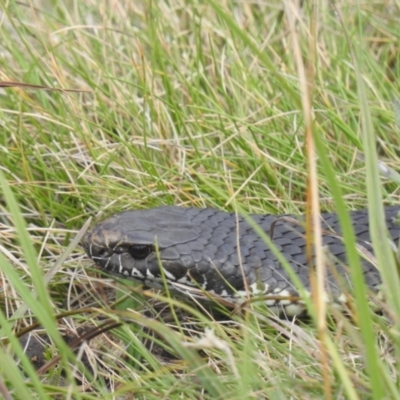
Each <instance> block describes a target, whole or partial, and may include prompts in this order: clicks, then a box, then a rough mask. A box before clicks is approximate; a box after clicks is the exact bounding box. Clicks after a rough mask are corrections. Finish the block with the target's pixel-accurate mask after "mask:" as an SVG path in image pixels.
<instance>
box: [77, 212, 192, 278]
mask: <svg viewBox="0 0 400 400" xmlns="http://www.w3.org/2000/svg"><path fill="white" fill-rule="evenodd" d="M198 236H199V233H198V231H197V229H195V227H194V226H193V224H192V223H191V222H190V218H188V214H187V212H186V213H185V212H184V209H181V208H179V207H161V208H155V209H151V210H135V211H126V212H122V213H120V214H116V215H114V216H112V217H110V218H107V219H106V220H104V221H102V222H100V223H98V224H97V225H95V226H94V227H93V228H91V229H90V230H89V231H88V232H87V233H86V234H85V236H84V237H83V239H82V245H83V248H84V249H85V251H86V253H87V255H88V256H89V257H90V258H91V259H92V260H93V261H94V262H95V263H96V264H97V265H98V266H99V267H100V268H101V269H102V270H104V271H106V272H109V273H111V274H116V275H120V276H121V277H127V278H132V279H135V280H140V281H143V282H145V281H151V280H160V279H161V278H162V276H161V271H160V264H161V265H162V266H163V269H164V271H163V273H164V275H165V276H166V277H167V278H168V279H173V280H175V281H178V280H179V279H181V278H182V277H184V276H185V275H186V273H187V270H188V268H190V267H191V266H192V265H190V262H191V261H190V260H189V259H188V258H187V257H186V258H185V254H182V251H183V253H185V249H184V247H185V245H186V244H187V243H190V242H192V243H195V239H197V238H198ZM187 252H188V251H186V253H187ZM146 283H149V282H146ZM149 286H154V285H150V284H149Z"/></svg>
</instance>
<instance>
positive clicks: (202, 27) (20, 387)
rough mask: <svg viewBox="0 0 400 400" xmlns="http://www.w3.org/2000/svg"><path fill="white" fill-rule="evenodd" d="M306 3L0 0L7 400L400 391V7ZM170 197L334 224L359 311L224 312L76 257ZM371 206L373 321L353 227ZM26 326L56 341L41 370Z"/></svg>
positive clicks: (0, 204) (1, 374)
mask: <svg viewBox="0 0 400 400" xmlns="http://www.w3.org/2000/svg"><path fill="white" fill-rule="evenodd" d="M302 3H304V4H303V5H302V7H299V6H298V5H297V2H295V1H290V0H287V1H283V2H281V1H270V2H266V1H264V2H262V1H260V2H254V1H253V2H250V1H242V2H236V1H224V2H218V1H213V0H210V1H204V2H201V1H183V0H170V1H150V0H142V1H140V0H137V1H121V2H118V1H102V2H99V1H95V0H89V1H84V2H75V1H71V0H66V1H58V0H48V1H44V0H30V1H28V2H25V3H23V2H14V1H10V2H5V1H3V2H1V9H0V10H1V11H0V12H1V14H0V30H1V38H2V39H1V48H0V81H3V82H11V83H9V84H8V85H5V84H4V83H3V84H2V86H3V88H2V89H0V124H1V130H0V152H1V163H0V183H1V185H0V186H1V190H2V192H1V197H0V226H1V230H0V235H1V236H0V248H1V252H0V265H1V269H0V271H1V273H0V279H1V280H0V304H1V309H0V333H1V335H0V336H1V337H2V338H3V343H4V346H3V347H0V359H1V362H0V393H1V395H2V396H3V397H4V398H5V399H28V398H32V399H33V398H40V399H52V398H66V399H67V398H68V399H69V398H71V399H72V398H73V399H95V398H99V397H101V398H104V399H117V398H118V399H121V398H124V399H125V398H126V399H128V398H135V399H156V398H157V399H159V398H163V399H175V398H176V399H178V398H179V399H222V398H229V399H252V398H254V399H285V398H291V399H313V398H315V399H320V398H322V397H324V398H327V399H329V398H334V399H345V398H346V399H369V398H372V399H382V398H385V399H391V398H393V399H398V398H400V388H399V377H400V367H399V360H400V358H399V357H400V343H399V337H400V336H399V332H400V330H399V327H400V321H399V315H400V299H399V296H400V294H399V293H400V291H398V290H397V289H398V287H399V277H398V273H397V264H396V262H395V259H396V257H393V256H392V251H391V250H390V247H389V246H390V243H389V242H388V241H387V240H384V238H385V230H384V229H385V228H384V225H383V222H382V206H383V205H384V204H398V203H399V190H398V183H399V182H400V179H399V175H398V174H397V173H396V172H395V171H396V170H397V169H398V165H399V162H400V151H399V149H400V135H399V124H400V122H399V121H400V108H399V103H398V100H397V98H398V97H399V86H398V82H399V78H400V68H399V64H398V62H399V54H400V51H399V43H400V41H399V35H400V34H399V29H398V26H399V23H400V21H399V19H400V12H399V4H398V3H396V2H394V1H393V2H390V1H383V2H375V3H373V2H364V3H360V2H355V1H354V2H351V1H350V2H349V1H344V0H337V1H330V2H328V1H315V2H302ZM22 84H27V86H25V85H22ZM34 85H37V86H34ZM4 86H9V87H4ZM314 152H315V153H314ZM314 154H317V156H316V157H314V156H313V155H314ZM165 204H177V205H183V206H194V207H216V208H220V209H224V210H229V211H232V210H239V211H245V212H247V213H274V214H275V213H276V214H279V213H294V214H298V213H303V212H305V211H306V209H307V204H308V205H310V208H312V210H313V213H314V215H316V213H317V212H318V207H317V205H318V204H319V207H320V208H321V210H322V211H332V210H335V211H337V212H338V213H339V215H340V217H341V220H342V223H343V226H344V227H345V229H344V236H345V240H346V244H347V247H348V252H349V254H348V255H349V264H350V268H351V271H352V278H353V280H354V287H355V288H354V303H353V311H352V312H351V313H350V315H347V316H344V315H342V314H341V313H340V312H338V311H335V310H334V309H333V310H331V309H329V310H328V311H327V313H325V310H324V303H323V301H322V300H321V299H322V297H321V296H319V295H318V290H317V289H318V288H317V289H316V295H315V298H314V299H315V301H314V302H313V303H312V304H311V302H310V304H309V307H310V310H309V312H310V316H311V317H310V321H307V322H306V323H304V322H298V321H287V320H280V319H278V318H276V317H275V316H273V315H271V314H270V313H269V312H268V310H266V309H265V308H263V307H262V306H260V305H259V304H256V303H255V304H250V305H248V306H247V307H246V308H245V309H243V310H236V311H238V312H234V313H232V314H229V312H230V311H226V310H225V311H224V310H220V313H221V314H222V316H221V315H219V314H218V315H215V314H212V313H210V312H209V310H208V309H207V310H206V309H202V306H200V305H197V306H196V305H195V304H190V303H189V304H188V303H183V302H182V301H180V300H179V299H174V298H171V297H170V296H169V295H168V293H166V294H158V293H155V292H152V291H148V290H145V291H143V290H142V289H141V288H140V286H138V285H135V284H134V283H132V282H116V281H114V280H111V279H105V277H102V276H101V275H100V274H99V272H98V271H97V270H96V269H95V268H93V263H92V262H90V261H89V260H88V258H87V257H86V256H85V255H84V253H83V250H82V248H81V247H80V246H79V245H78V242H79V238H80V236H81V234H82V232H80V233H79V234H78V236H76V235H77V233H78V231H79V230H80V228H81V227H82V226H83V225H84V224H85V222H86V221H87V220H88V218H89V217H94V218H95V219H99V218H103V217H104V216H107V215H110V214H112V213H114V212H117V211H121V210H127V209H132V208H135V209H140V208H149V207H153V206H160V205H165ZM311 206H312V207H311ZM363 207H369V209H370V210H371V212H370V215H371V218H372V228H373V233H374V237H373V243H374V246H375V250H376V264H377V267H378V268H379V269H380V270H381V271H382V276H383V280H384V285H383V291H384V292H385V294H386V296H385V297H386V300H385V302H384V303H382V304H381V307H382V309H383V313H381V314H379V313H375V312H373V311H372V310H371V308H370V307H369V303H368V301H367V297H366V293H367V288H366V287H365V285H364V284H363V280H362V279H361V274H360V263H359V255H358V252H357V250H356V246H355V242H354V237H353V234H352V230H351V229H350V228H349V218H348V214H347V210H350V209H357V208H363ZM316 244H317V245H318V239H316ZM321 251H322V249H321V248H320V247H318V246H317V252H319V253H318V254H320V253H321ZM317 269H319V270H320V269H323V265H321V264H318V266H317ZM115 288H117V296H115V293H116V290H115ZM398 292H399V293H398ZM313 304H314V305H313ZM227 314H228V318H227ZM96 326H98V327H99V328H98V330H96V329H94V327H96ZM111 328H114V329H111ZM33 330H35V331H37V332H39V333H43V332H44V333H45V334H46V335H45V336H43V335H42V339H43V340H45V342H50V339H51V343H52V344H51V345H49V346H47V347H46V351H45V360H46V361H48V364H46V365H45V366H44V367H43V365H42V368H41V369H39V370H36V369H35V368H34V366H33V364H32V362H34V361H36V359H30V358H29V357H28V356H27V355H26V354H24V351H23V347H22V346H21V344H20V341H19V340H18V336H20V335H22V334H26V332H30V333H32V331H33ZM103 331H104V332H105V333H102V334H99V332H103ZM84 334H86V335H87V336H86V337H87V338H92V339H91V340H90V341H89V342H81V341H79V339H77V336H79V335H84ZM67 336H68V337H69V338H72V339H71V340H72V341H73V340H74V339H76V340H77V342H76V343H75V345H71V343H70V345H69V346H68V345H67V344H66V343H65V341H64V340H63V337H64V339H65V338H66V337H67ZM71 347H74V348H75V352H73V351H72V350H71Z"/></svg>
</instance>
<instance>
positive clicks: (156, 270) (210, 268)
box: [83, 206, 400, 315]
mask: <svg viewBox="0 0 400 400" xmlns="http://www.w3.org/2000/svg"><path fill="white" fill-rule="evenodd" d="M399 212H400V206H392V207H386V208H385V216H386V224H387V228H388V230H389V233H390V235H391V236H392V239H393V241H394V242H395V243H396V244H397V242H398V239H399V237H400V225H399V224H398V223H397V215H398V213H399ZM251 217H252V218H253V220H254V221H255V222H256V223H257V224H258V225H259V226H260V227H261V228H262V230H263V231H264V232H265V233H267V234H268V235H269V236H270V237H271V238H272V240H273V242H274V243H275V245H276V247H277V248H278V249H279V250H280V252H281V253H282V254H283V256H284V257H285V258H286V260H287V261H288V263H289V265H290V266H291V268H292V269H293V271H294V272H295V274H296V275H297V276H298V278H299V279H300V281H301V282H302V284H303V285H304V287H305V289H306V290H308V291H309V290H310V284H309V275H310V274H309V267H308V266H307V260H306V254H305V248H306V242H305V238H304V234H305V231H304V228H303V223H302V222H298V221H299V217H295V216H293V215H286V216H282V215H251ZM321 219H322V229H323V230H324V235H323V244H324V248H325V247H326V249H327V251H326V253H327V258H326V260H327V263H326V264H327V276H326V280H327V281H326V290H327V295H328V297H329V298H330V299H333V300H334V301H335V302H345V301H346V296H345V295H344V293H345V292H346V290H347V289H345V290H343V289H344V287H347V288H348V287H349V271H348V267H347V266H346V255H345V246H344V244H343V240H342V238H341V236H340V226H339V219H338V217H337V215H336V214H333V213H324V214H321ZM351 220H352V222H353V226H354V231H355V235H356V238H357V241H358V243H359V245H360V246H359V247H362V248H363V249H364V250H365V251H366V253H367V254H372V251H373V250H372V247H371V245H370V243H369V242H370V234H369V221H368V212H367V210H359V211H352V212H351ZM300 221H301V218H300ZM238 244H239V246H238ZM83 246H84V248H85V251H86V253H87V254H88V255H89V257H91V258H92V259H93V260H94V262H95V263H96V264H97V265H98V266H100V268H101V269H102V270H104V271H106V272H108V273H111V274H116V275H119V276H120V277H123V278H131V279H134V280H138V281H141V282H143V283H144V284H145V285H146V286H149V287H155V288H162V287H163V285H164V283H165V282H166V283H167V284H168V287H169V288H170V289H172V290H177V291H181V292H183V293H186V294H190V293H193V292H196V291H197V292H201V290H203V291H205V292H208V293H210V294H214V295H217V296H219V297H220V298H222V299H226V300H228V301H230V302H235V303H238V302H242V301H244V300H245V299H246V298H247V297H248V296H249V295H259V296H264V297H263V298H264V299H265V300H264V301H265V303H266V305H267V306H268V307H271V308H273V309H274V311H275V312H281V311H284V312H285V313H286V314H288V315H297V314H300V313H302V312H303V310H304V304H303V302H302V301H301V300H298V299H296V297H297V296H298V292H297V291H296V289H295V287H294V285H293V284H292V282H291V280H290V278H289V275H288V273H287V272H286V270H285V268H283V266H282V265H281V264H280V263H279V262H278V260H277V257H276V256H275V255H274V253H273V252H272V250H271V249H270V248H269V247H268V246H267V245H266V243H265V241H264V240H262V239H261V238H260V237H259V236H258V234H257V233H256V232H255V231H254V230H253V228H252V227H251V226H250V225H249V224H248V223H247V222H246V221H245V220H244V219H243V218H241V217H240V216H238V215H236V214H230V213H226V212H222V211H218V210H214V209H210V208H205V209H199V208H182V207H175V206H172V207H160V208H154V209H149V210H142V211H127V212H123V213H120V214H117V215H114V216H112V217H110V218H108V219H106V220H105V221H103V222H101V223H99V224H97V225H95V226H94V227H93V228H92V229H91V230H90V231H88V232H87V233H86V235H85V237H84V238H83ZM367 258H368V257H367ZM160 265H162V270H160V267H159V266H160ZM362 265H363V270H364V275H365V280H366V283H367V285H368V287H369V288H370V289H371V290H372V291H377V290H378V287H379V285H380V284H381V278H380V274H379V272H378V270H377V269H376V266H374V265H373V263H372V262H371V259H370V260H369V261H367V259H366V258H363V260H362Z"/></svg>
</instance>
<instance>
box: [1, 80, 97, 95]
mask: <svg viewBox="0 0 400 400" xmlns="http://www.w3.org/2000/svg"><path fill="white" fill-rule="evenodd" d="M13 87H17V88H24V89H34V90H48V91H52V92H54V91H55V92H73V93H81V92H85V93H92V90H85V89H64V88H52V87H49V86H43V85H33V84H31V83H23V82H12V81H9V82H2V81H0V88H13Z"/></svg>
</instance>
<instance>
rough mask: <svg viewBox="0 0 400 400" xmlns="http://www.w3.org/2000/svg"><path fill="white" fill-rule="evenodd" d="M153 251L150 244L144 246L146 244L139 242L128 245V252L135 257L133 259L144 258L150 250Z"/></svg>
mask: <svg viewBox="0 0 400 400" xmlns="http://www.w3.org/2000/svg"><path fill="white" fill-rule="evenodd" d="M152 251H153V249H152V247H151V246H146V245H141V244H135V245H133V246H131V247H129V250H128V252H129V254H130V255H131V256H132V257H133V258H134V259H135V260H143V259H144V258H146V257H147V256H148V255H149V254H150V253H151V252H152Z"/></svg>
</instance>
